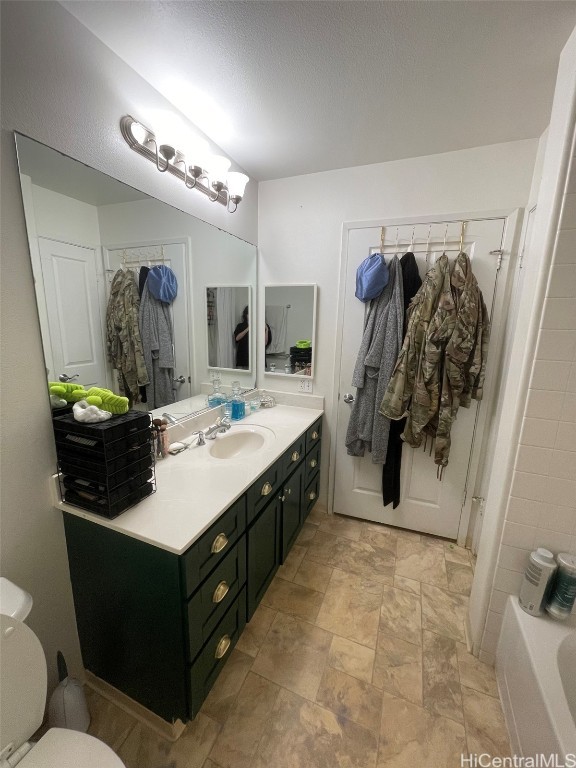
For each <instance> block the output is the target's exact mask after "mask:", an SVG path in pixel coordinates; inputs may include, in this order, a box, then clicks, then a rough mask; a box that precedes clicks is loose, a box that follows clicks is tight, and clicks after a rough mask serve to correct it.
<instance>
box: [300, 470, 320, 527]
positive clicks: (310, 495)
mask: <svg viewBox="0 0 576 768" xmlns="http://www.w3.org/2000/svg"><path fill="white" fill-rule="evenodd" d="M319 489H320V473H319V472H318V473H317V474H316V475H315V477H314V478H313V480H312V481H311V482H310V483H309V484H308V485H307V486H306V489H305V491H304V495H303V497H302V520H303V521H304V520H305V519H306V518H307V517H308V514H309V513H310V510H311V509H312V507H313V506H314V504H316V502H317V501H318V492H319Z"/></svg>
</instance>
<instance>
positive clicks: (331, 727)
mask: <svg viewBox="0 0 576 768" xmlns="http://www.w3.org/2000/svg"><path fill="white" fill-rule="evenodd" d="M377 746H378V742H377V738H376V736H375V735H374V734H373V733H371V732H370V731H368V730H366V729H365V728H362V727H361V726H359V725H357V724H356V723H354V722H352V721H351V720H348V719H346V718H344V717H337V716H336V715H335V714H334V713H333V712H330V711H329V710H327V709H325V708H324V707H321V706H319V705H318V704H313V703H312V702H309V701H305V700H304V699H302V698H300V697H299V696H296V695H295V694H293V693H290V692H289V691H281V692H280V695H279V696H278V700H277V702H276V706H275V708H274V712H272V715H271V717H270V722H269V723H268V726H267V729H266V732H265V734H264V736H263V737H262V741H261V742H260V746H259V748H258V754H257V757H256V760H255V762H254V768H375V765H376V755H377Z"/></svg>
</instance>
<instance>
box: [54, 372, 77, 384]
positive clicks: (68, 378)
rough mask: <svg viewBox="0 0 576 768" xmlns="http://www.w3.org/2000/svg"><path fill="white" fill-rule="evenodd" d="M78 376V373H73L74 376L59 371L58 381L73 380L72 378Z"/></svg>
mask: <svg viewBox="0 0 576 768" xmlns="http://www.w3.org/2000/svg"><path fill="white" fill-rule="evenodd" d="M78 376H80V374H79V373H75V374H74V376H68V374H67V373H61V374H60V376H58V381H63V382H67V381H74V379H77V378H78Z"/></svg>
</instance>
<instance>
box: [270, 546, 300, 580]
mask: <svg viewBox="0 0 576 768" xmlns="http://www.w3.org/2000/svg"><path fill="white" fill-rule="evenodd" d="M305 554H306V547H302V546H300V545H299V544H294V546H293V547H292V549H291V550H290V552H289V553H288V556H287V558H286V560H285V561H284V562H283V563H282V565H281V566H280V568H278V570H277V571H276V576H278V577H279V578H281V579H285V580H286V581H293V580H294V576H295V575H296V571H297V570H298V568H299V567H300V563H301V562H302V560H303V559H304V555H305Z"/></svg>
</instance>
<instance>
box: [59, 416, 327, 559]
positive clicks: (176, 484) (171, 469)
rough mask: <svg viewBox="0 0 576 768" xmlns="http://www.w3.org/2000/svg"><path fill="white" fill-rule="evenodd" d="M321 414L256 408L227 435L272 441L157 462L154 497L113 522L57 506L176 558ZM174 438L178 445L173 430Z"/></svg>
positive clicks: (197, 450) (204, 449) (200, 449)
mask: <svg viewBox="0 0 576 768" xmlns="http://www.w3.org/2000/svg"><path fill="white" fill-rule="evenodd" d="M322 414H323V411H321V410H316V409H313V408H298V407H293V406H288V405H277V406H276V407H275V408H266V409H260V410H259V411H257V412H256V413H253V414H251V415H250V416H248V417H246V418H245V419H242V421H239V422H233V426H232V428H231V430H230V433H231V432H232V431H233V430H234V429H235V428H236V427H239V428H241V427H249V426H250V425H259V426H261V427H267V428H268V429H270V430H272V431H273V433H274V436H273V439H272V440H269V441H268V442H267V444H265V445H264V446H263V447H262V448H260V449H259V450H257V451H255V452H254V453H251V454H249V455H247V456H245V457H238V458H234V459H215V458H213V457H212V456H211V455H210V452H209V448H210V445H211V441H207V443H206V445H204V446H196V445H194V446H191V447H190V448H189V449H188V450H186V451H183V452H182V453H180V454H178V455H176V456H168V457H167V458H165V459H159V460H158V461H157V462H156V487H157V490H156V493H154V494H152V495H151V496H148V497H147V498H146V499H144V500H143V501H140V502H139V503H138V504H137V505H136V506H135V507H131V508H130V509H128V510H126V511H125V512H122V514H121V515H119V516H118V517H116V518H114V519H113V520H108V519H107V518H105V517H101V516H100V515H96V514H94V513H92V512H88V511H86V510H84V509H80V508H79V507H75V506H72V505H71V504H66V503H65V502H62V501H60V502H58V503H57V504H56V506H57V507H58V508H59V509H62V510H64V511H66V512H70V513H71V514H74V515H77V516H78V517H83V518H84V519H86V520H90V521H92V522H94V523H97V524H98V525H103V526H104V527H106V528H111V529H112V530H114V531H118V532H119V533H124V534H126V536H132V537H133V538H135V539H140V541H145V542H147V543H148V544H153V545H154V546H157V547H160V548H161V549H165V550H167V551H168V552H174V553H175V554H177V555H180V554H182V553H183V552H185V551H186V550H187V549H188V547H190V545H191V544H192V543H193V542H194V541H196V539H197V538H198V537H199V536H201V535H202V534H203V533H204V531H206V530H207V529H208V528H209V527H210V525H211V524H212V523H213V522H215V520H217V518H218V517H219V516H220V515H221V514H222V512H224V511H225V510H226V509H227V508H228V507H229V506H230V505H231V504H232V502H234V501H235V500H236V499H237V498H238V497H239V496H241V495H242V494H243V493H244V492H245V491H246V490H247V489H248V488H249V487H250V486H251V485H252V483H253V482H254V481H255V480H256V479H257V478H258V476H259V475H261V474H262V473H263V472H264V471H265V470H266V469H267V468H268V467H269V466H270V465H271V464H273V463H274V462H275V461H276V459H278V458H279V457H280V456H281V455H282V454H283V453H284V451H285V450H286V449H287V448H289V447H290V445H291V444H292V443H293V442H294V441H295V440H296V439H297V438H298V437H299V436H300V435H301V434H302V432H304V431H305V430H306V429H308V427H310V426H311V425H312V424H313V423H314V422H315V421H316V419H318V418H319V417H320V416H321V415H322ZM174 429H175V430H177V429H178V427H175V428H174ZM230 433H228V434H230ZM173 435H174V438H173V439H174V440H176V439H177V435H178V433H177V431H174V432H173ZM218 439H220V436H218V437H216V440H218Z"/></svg>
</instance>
